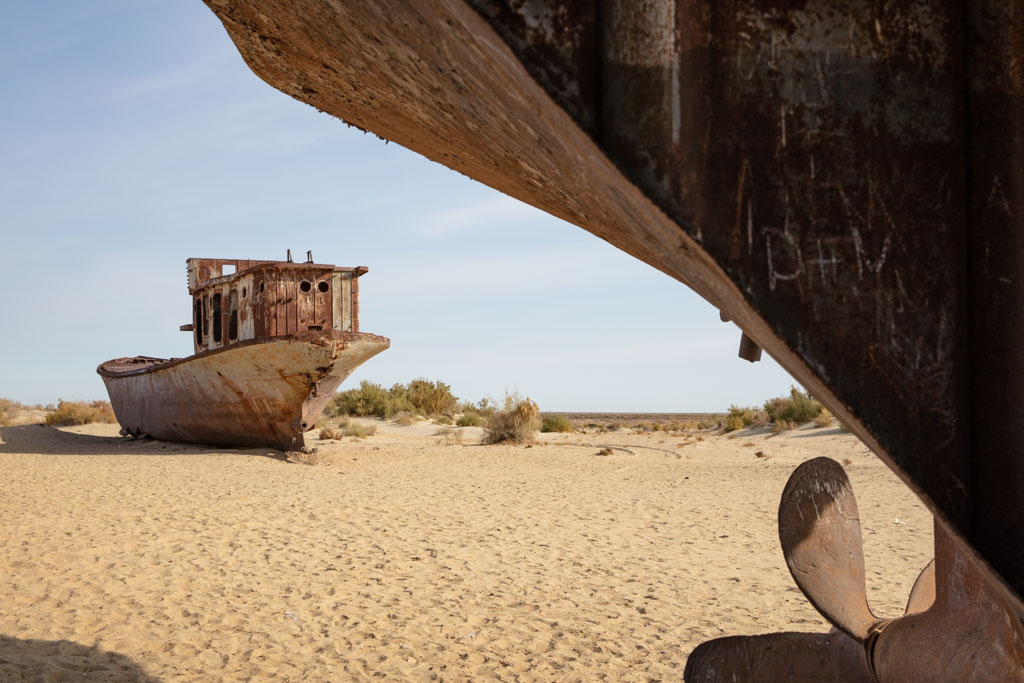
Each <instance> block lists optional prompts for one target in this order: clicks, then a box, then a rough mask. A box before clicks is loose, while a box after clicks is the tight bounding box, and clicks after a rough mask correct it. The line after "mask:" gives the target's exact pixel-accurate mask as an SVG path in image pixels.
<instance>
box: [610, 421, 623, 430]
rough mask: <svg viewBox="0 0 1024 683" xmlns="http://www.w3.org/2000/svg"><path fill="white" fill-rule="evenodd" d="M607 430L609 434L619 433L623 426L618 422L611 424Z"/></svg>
mask: <svg viewBox="0 0 1024 683" xmlns="http://www.w3.org/2000/svg"><path fill="white" fill-rule="evenodd" d="M607 429H608V431H609V432H617V431H619V430H620V429H622V425H621V424H619V423H618V422H611V423H609V424H608V427H607Z"/></svg>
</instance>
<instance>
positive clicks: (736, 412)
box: [722, 406, 768, 432]
mask: <svg viewBox="0 0 1024 683" xmlns="http://www.w3.org/2000/svg"><path fill="white" fill-rule="evenodd" d="M765 424H768V413H767V412H765V411H764V410H761V409H760V408H741V407H740V406H729V414H728V415H726V416H725V420H724V421H723V422H722V431H723V432H733V431H736V430H737V429H743V428H745V427H761V426H762V425H765Z"/></svg>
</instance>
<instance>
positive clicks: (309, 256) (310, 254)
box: [306, 249, 313, 263]
mask: <svg viewBox="0 0 1024 683" xmlns="http://www.w3.org/2000/svg"><path fill="white" fill-rule="evenodd" d="M312 262H313V250H312V249H310V250H309V251H307V252H306V263H312Z"/></svg>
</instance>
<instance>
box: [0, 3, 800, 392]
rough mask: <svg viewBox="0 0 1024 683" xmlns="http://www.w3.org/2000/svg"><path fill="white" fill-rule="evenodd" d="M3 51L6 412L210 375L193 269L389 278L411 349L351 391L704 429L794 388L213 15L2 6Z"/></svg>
mask: <svg viewBox="0 0 1024 683" xmlns="http://www.w3.org/2000/svg"><path fill="white" fill-rule="evenodd" d="M0 45H2V46H3V47H0V84H2V88H3V91H2V92H3V95H2V97H0V235H2V242H0V272H2V273H3V282H4V287H2V288H0V329H2V330H3V334H0V396H5V397H9V398H14V399H16V400H20V401H24V402H30V403H35V402H42V403H48V402H55V401H56V399H57V398H58V397H63V398H68V399H78V398H89V399H91V398H105V397H106V393H105V391H104V388H103V383H102V381H101V380H100V379H99V377H98V376H97V375H96V374H95V368H96V366H97V365H98V364H99V363H101V362H102V361H105V360H107V359H110V358H114V357H117V356H131V355H151V356H161V357H167V356H185V355H188V354H189V353H191V342H190V338H189V335H188V334H187V333H184V332H179V331H178V325H180V324H182V323H186V322H188V321H189V308H190V300H189V297H188V293H187V290H186V287H185V259H186V258H188V257H190V256H204V257H219V258H254V259H266V258H283V257H284V254H285V250H286V249H288V248H291V249H292V250H293V252H294V253H295V254H297V255H299V254H304V253H305V251H306V250H307V249H312V250H313V254H314V256H315V258H316V260H317V261H318V262H326V263H335V264H337V265H344V266H355V265H366V266H369V268H370V272H369V274H367V275H366V276H365V277H364V278H362V280H361V281H360V282H361V285H360V286H361V290H360V291H361V294H362V299H361V308H360V310H361V326H362V329H363V330H364V331H367V332H374V333H377V334H382V335H384V336H387V337H390V338H391V342H392V346H391V349H389V350H388V351H386V352H384V353H383V354H381V355H380V356H377V357H376V358H374V359H372V360H370V361H369V362H368V363H367V364H366V365H365V366H363V368H361V369H360V370H359V371H358V372H357V373H356V374H355V375H353V377H352V378H351V379H350V380H348V381H347V382H346V383H345V385H344V387H349V386H354V385H356V384H358V381H359V380H360V379H370V380H373V381H376V382H380V383H382V384H384V385H385V386H389V385H390V384H392V383H394V382H405V381H408V380H410V379H412V378H415V377H427V378H429V379H441V380H443V381H446V382H448V383H449V384H451V385H452V388H453V391H454V392H455V393H456V394H457V395H459V396H460V397H463V398H468V399H470V400H476V399H478V398H480V397H482V396H495V397H497V396H500V395H502V394H503V392H504V391H505V390H506V388H507V389H518V390H519V391H520V392H521V393H524V394H528V395H530V396H532V397H533V398H535V399H536V400H537V401H538V402H539V404H540V406H541V409H543V410H565V411H569V410H574V411H629V412H653V411H658V412H684V411H719V410H724V409H725V408H726V407H727V406H728V405H729V404H730V403H741V404H753V403H760V402H761V401H763V400H764V399H765V398H767V397H769V396H772V395H777V394H781V393H784V392H785V391H786V390H787V389H788V387H789V385H790V383H791V382H792V380H791V379H790V378H789V376H788V374H787V373H786V372H785V371H783V370H782V369H781V368H780V367H779V366H778V365H777V364H776V363H775V362H774V361H772V360H770V359H767V357H766V360H765V361H762V362H761V363H758V364H755V365H751V364H749V363H747V362H745V361H742V360H740V359H739V358H737V357H736V349H737V346H738V344H739V331H738V330H737V329H736V328H735V327H734V326H732V325H725V324H722V323H721V322H719V320H718V312H717V311H716V310H715V309H714V308H712V307H711V306H710V305H708V304H707V303H706V302H704V301H703V300H702V299H700V298H699V297H697V296H696V295H695V294H693V293H692V292H691V291H690V290H689V289H687V288H686V287H685V286H684V285H682V284H680V283H678V282H676V281H674V280H672V279H670V278H668V277H667V276H665V275H663V274H661V273H659V272H657V271H655V270H654V269H653V268H650V267H648V266H646V265H645V264H643V263H641V262H639V261H637V260H636V259H634V258H632V257H630V256H628V255H626V254H624V253H622V252H620V251H618V250H616V249H614V248H613V247H611V246H610V245H608V244H607V243H605V242H603V241H601V240H599V239H597V238H596V237H593V236H592V235H590V234H589V233H587V232H585V231H583V230H581V229H579V228H576V227H575V226H572V225H569V224H567V223H564V222H562V221H559V220H557V219H555V218H552V217H550V216H547V215H546V214H544V213H542V212H540V211H537V210H536V209H533V208H531V207H529V206H526V205H524V204H521V203H519V202H517V201H515V200H513V199H510V198H508V197H506V196H504V195H502V194H500V193H498V192H496V191H494V190H491V189H489V188H487V187H484V186H483V185H480V184H479V183H476V182H475V181H472V180H469V179H467V178H465V177H463V176H460V175H458V174H457V173H455V172H453V171H450V170H448V169H446V168H444V167H442V166H440V165H438V164H435V163H433V162H431V161H428V160H426V159H424V158H422V157H420V156H418V155H416V154H414V153H412V152H409V151H408V150H405V149H403V148H401V147H399V146H397V145H394V144H387V145H385V143H384V142H383V141H381V140H379V139H378V138H377V137H375V136H373V135H366V134H363V133H361V132H360V131H358V130H355V129H352V128H348V127H347V126H345V125H343V124H342V123H341V122H339V121H338V120H336V119H334V118H331V117H330V116H327V115H325V114H321V113H319V112H317V111H316V110H314V109H312V108H311V107H308V106H306V105H304V104H301V103H299V102H297V101H295V100H292V99H291V98H289V97H287V96H285V95H284V94H282V93H280V92H278V91H276V90H274V89H272V88H271V87H270V86H268V85H266V84H265V83H263V82H262V81H260V80H259V79H258V78H257V77H256V76H255V75H254V74H253V73H252V72H251V71H249V69H248V67H246V66H245V64H244V62H243V61H242V59H241V57H240V56H239V55H238V53H237V51H236V50H235V47H234V45H233V44H232V43H231V41H230V40H229V39H228V37H227V34H226V33H225V32H224V29H223V28H222V27H221V25H220V23H219V22H218V21H217V19H216V18H215V17H214V15H213V14H212V13H211V12H210V11H209V10H208V9H207V8H206V7H205V5H203V4H202V2H200V1H199V0H190V1H189V2H156V1H155V0H145V1H143V0H130V1H129V0H123V1H120V2H116V1H109V2H89V3H71V2H63V3H34V2H23V1H21V0H17V1H14V0H0Z"/></svg>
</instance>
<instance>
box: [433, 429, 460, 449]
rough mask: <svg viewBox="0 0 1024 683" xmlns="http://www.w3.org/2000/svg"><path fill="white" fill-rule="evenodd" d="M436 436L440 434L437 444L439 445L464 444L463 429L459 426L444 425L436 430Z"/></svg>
mask: <svg viewBox="0 0 1024 683" xmlns="http://www.w3.org/2000/svg"><path fill="white" fill-rule="evenodd" d="M434 436H439V437H441V438H439V439H438V440H437V444H438V445H439V446H459V445H461V444H462V430H461V429H460V428H458V427H442V428H441V429H438V430H437V431H436V432H434Z"/></svg>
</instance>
